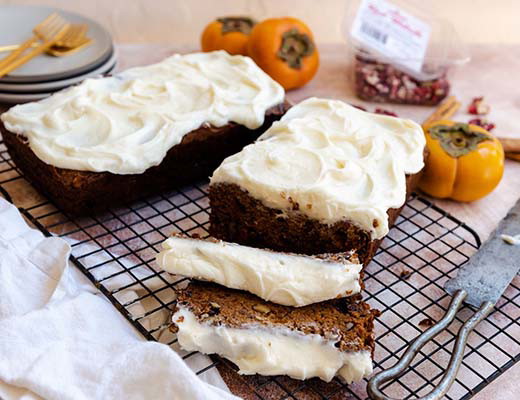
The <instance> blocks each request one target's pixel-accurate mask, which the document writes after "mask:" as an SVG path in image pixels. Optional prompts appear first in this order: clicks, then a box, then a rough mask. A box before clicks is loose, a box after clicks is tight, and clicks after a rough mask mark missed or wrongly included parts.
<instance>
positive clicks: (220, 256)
mask: <svg viewBox="0 0 520 400" xmlns="http://www.w3.org/2000/svg"><path fill="white" fill-rule="evenodd" d="M162 247H163V250H162V251H161V252H160V253H159V254H158V255H157V263H158V264H159V266H160V267H161V268H162V269H164V270H165V271H168V272H170V273H172V274H179V275H183V276H187V277H190V278H195V279H199V280H205V281H210V282H216V283H218V284H220V285H223V286H226V287H228V288H232V289H240V290H245V291H248V292H250V293H253V294H255V295H257V296H258V297H260V298H262V299H264V300H268V301H271V302H273V303H277V304H282V305H287V306H296V307H300V306H305V305H308V304H313V303H318V302H320V301H325V300H329V299H334V298H338V297H345V296H349V295H352V294H356V293H359V291H360V289H361V288H360V284H359V274H360V271H361V268H362V265H361V264H354V263H350V262H347V261H343V262H339V261H338V262H333V261H329V260H322V259H319V258H314V257H309V256H300V255H294V254H284V253H276V252H272V251H268V250H262V249H257V248H253V247H247V246H241V245H238V244H235V243H227V242H222V241H207V240H199V239H191V238H184V237H175V236H174V237H171V238H169V239H167V240H166V241H165V242H164V243H163V245H162Z"/></svg>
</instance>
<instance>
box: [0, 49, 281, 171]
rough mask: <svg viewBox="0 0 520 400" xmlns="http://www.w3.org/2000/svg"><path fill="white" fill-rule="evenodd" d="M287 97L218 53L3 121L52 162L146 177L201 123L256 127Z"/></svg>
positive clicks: (130, 74) (159, 67)
mask: <svg viewBox="0 0 520 400" xmlns="http://www.w3.org/2000/svg"><path fill="white" fill-rule="evenodd" d="M283 99H284V90H283V88H282V87H281V86H280V85H279V84H278V83H277V82H275V81H274V80H273V79H271V78H270V77H269V76H268V75H267V74H266V73H264V72H263V71H262V70H261V69H260V68H259V67H258V66H257V65H256V64H255V63H254V62H253V61H252V60H251V59H250V58H248V57H243V56H231V55H229V54H228V53H226V52H224V51H217V52H211V53H193V54H187V55H179V54H176V55H173V56H171V57H169V58H167V59H165V60H164V61H162V62H159V63H157V64H153V65H149V66H145V67H137V68H132V69H129V70H126V71H124V72H121V73H119V74H117V75H115V76H113V77H105V78H100V79H86V80H85V81H83V82H82V83H81V84H79V85H78V86H74V87H71V88H69V89H67V90H64V91H61V92H59V93H56V94H54V95H52V96H50V97H48V98H46V99H44V100H41V101H38V102H34V103H27V104H23V105H18V106H15V107H13V108H11V109H10V110H9V111H8V112H6V113H4V114H2V116H1V119H2V121H3V122H4V124H5V127H6V128H7V129H8V130H9V131H12V132H14V133H17V134H20V135H23V136H25V137H26V138H27V139H28V141H29V145H30V147H31V149H32V150H33V151H34V153H35V154H36V155H37V156H38V157H39V158H40V159H41V160H43V161H44V162H46V163H47V164H50V165H53V166H55V167H60V168H67V169H74V170H81V171H93V172H103V171H108V172H112V173H115V174H140V173H142V172H144V171H145V170H146V169H148V168H150V167H152V166H155V165H158V164H160V163H161V161H162V160H163V158H164V157H165V155H166V153H167V151H168V150H169V149H170V148H172V147H173V146H175V145H177V144H179V143H180V142H181V140H182V138H183V136H184V135H185V134H187V133H188V132H190V131H193V130H195V129H197V128H199V127H200V126H201V125H202V124H204V123H208V124H211V125H213V126H215V127H221V126H223V125H226V124H227V123H229V122H231V121H233V122H236V123H238V124H240V125H244V126H246V127H247V128H249V129H255V128H258V127H260V126H261V125H262V124H263V122H264V115H265V112H266V110H267V109H269V108H270V107H272V106H275V105H277V104H280V103H281V102H282V101H283Z"/></svg>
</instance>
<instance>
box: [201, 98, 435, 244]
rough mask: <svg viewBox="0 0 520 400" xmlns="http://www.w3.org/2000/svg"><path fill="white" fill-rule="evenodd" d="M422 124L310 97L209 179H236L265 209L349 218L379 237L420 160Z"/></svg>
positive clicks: (330, 218)
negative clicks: (391, 210) (266, 207)
mask: <svg viewBox="0 0 520 400" xmlns="http://www.w3.org/2000/svg"><path fill="white" fill-rule="evenodd" d="M424 146H425V138H424V133H423V131H422V128H421V127H420V126H419V125H418V124H417V123H415V122H413V121H411V120H407V119H401V118H394V117H390V116H385V115H377V114H373V113H367V112H364V111H361V110H359V109H357V108H355V107H352V106H349V105H348V104H346V103H343V102H341V101H338V100H328V99H318V98H311V99H308V100H305V101H303V102H301V103H300V104H298V105H296V106H294V107H292V108H291V109H290V110H289V111H288V112H287V113H286V114H285V115H284V117H283V118H282V119H281V120H280V121H279V122H276V123H274V124H273V125H272V126H271V128H270V129H268V130H267V131H266V132H265V133H264V134H263V135H262V136H261V137H260V138H259V139H258V140H257V141H256V142H255V143H253V144H251V145H249V146H246V147H245V148H244V149H243V150H242V151H241V152H240V153H237V154H235V155H233V156H231V157H228V158H227V159H226V160H224V162H223V163H222V164H221V165H220V167H219V168H217V170H216V171H215V172H214V173H213V176H212V178H211V184H212V185H214V184H217V183H234V184H236V185H238V186H240V187H241V188H242V189H244V190H245V191H247V192H248V193H249V195H250V196H252V197H254V198H256V199H258V200H260V201H262V202H263V204H265V205H266V206H268V207H271V208H275V209H282V210H293V211H296V212H299V213H303V214H306V215H307V216H309V217H311V218H314V219H317V220H319V221H321V222H323V223H325V224H333V223H335V222H338V221H342V220H349V221H350V222H352V223H353V224H355V225H356V226H358V227H359V228H361V229H363V230H365V231H367V232H369V233H370V235H371V238H372V239H380V238H382V237H383V236H385V235H386V234H387V233H388V229H389V228H388V215H387V211H388V210H389V209H390V208H399V207H401V206H402V205H403V204H404V202H405V200H406V174H414V173H417V172H419V171H420V170H421V169H422V168H423V166H424V161H423V151H424Z"/></svg>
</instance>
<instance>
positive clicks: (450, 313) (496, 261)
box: [368, 200, 520, 400]
mask: <svg viewBox="0 0 520 400" xmlns="http://www.w3.org/2000/svg"><path fill="white" fill-rule="evenodd" d="M517 233H520V200H518V201H517V203H516V204H515V206H514V207H513V208H512V209H511V210H510V211H509V213H508V215H507V216H506V217H505V218H504V219H503V220H502V221H501V222H500V224H499V225H498V228H497V229H496V230H495V231H494V232H493V233H492V234H491V236H490V238H489V240H488V241H487V242H486V243H484V244H483V245H482V247H481V248H480V249H479V251H478V252H477V253H475V254H474V255H473V256H472V257H471V258H470V259H469V261H468V262H467V263H466V264H464V265H463V266H462V267H461V268H460V269H459V271H458V273H457V276H456V277H455V278H453V279H450V280H448V281H447V282H446V283H445V285H444V289H445V290H446V291H447V292H448V293H449V294H450V295H451V296H452V297H453V298H452V300H451V303H450V306H449V308H448V310H447V311H446V313H445V314H444V317H443V318H442V319H441V320H440V321H439V322H437V323H436V324H435V325H433V326H432V327H430V328H429V329H427V330H426V331H424V332H423V333H422V334H421V335H420V336H418V337H417V338H416V339H415V340H414V341H413V342H412V343H411V344H410V346H409V347H408V349H407V350H406V352H405V353H404V355H403V357H402V358H401V359H400V360H399V362H398V363H397V364H395V365H394V366H393V367H392V368H389V369H387V370H384V371H382V372H380V373H378V374H376V375H374V376H373V377H372V379H370V381H369V383H368V394H369V396H370V397H371V398H372V399H374V400H392V399H391V398H390V397H388V396H385V395H384V394H383V393H382V392H381V390H380V387H381V385H382V384H383V383H385V382H388V381H390V380H393V379H395V378H398V377H400V376H401V375H403V374H404V372H405V369H406V368H407V367H408V366H409V365H410V363H411V362H412V360H413V359H414V358H415V356H416V355H417V352H418V351H419V350H420V349H421V348H422V347H423V346H424V345H425V344H426V343H427V342H428V341H429V340H430V339H432V338H433V337H435V336H436V335H437V334H439V333H440V332H441V331H442V330H443V329H445V328H446V327H447V326H448V325H449V324H450V323H451V321H452V320H453V318H455V315H456V314H457V311H458V310H459V308H460V307H461V305H462V303H463V302H465V303H467V304H469V305H470V306H472V307H475V308H476V309H477V311H476V312H475V313H474V314H473V315H472V316H471V317H470V318H469V319H468V320H467V321H466V322H465V323H464V325H463V326H462V327H461V328H460V330H459V332H458V334H457V341H456V343H455V346H454V348H453V352H452V355H451V358H450V361H449V363H448V366H447V368H446V371H445V373H444V375H443V377H442V379H441V381H440V382H439V384H438V385H437V386H435V388H434V389H433V390H432V391H431V392H430V393H429V394H427V395H426V396H424V397H421V398H419V399H418V400H437V399H440V398H442V397H443V396H444V395H445V394H446V393H447V392H448V390H449V388H450V386H451V385H452V383H453V381H454V380H455V377H456V375H457V371H458V370H459V367H460V364H461V362H462V357H463V355H464V348H465V346H466V342H467V340H468V335H469V334H470V333H471V331H472V330H473V329H474V328H475V326H477V324H478V323H479V322H480V321H482V320H483V319H484V318H486V316H487V315H488V314H489V313H490V312H491V311H492V310H493V307H494V306H495V304H496V302H497V301H498V299H499V298H500V297H501V296H502V293H504V290H506V288H507V287H508V286H509V284H510V283H511V281H512V280H513V278H514V277H515V276H516V274H517V273H518V271H519V270H520V246H518V245H516V246H515V245H510V244H507V243H506V242H504V240H502V238H501V237H500V235H502V234H509V235H514V234H517Z"/></svg>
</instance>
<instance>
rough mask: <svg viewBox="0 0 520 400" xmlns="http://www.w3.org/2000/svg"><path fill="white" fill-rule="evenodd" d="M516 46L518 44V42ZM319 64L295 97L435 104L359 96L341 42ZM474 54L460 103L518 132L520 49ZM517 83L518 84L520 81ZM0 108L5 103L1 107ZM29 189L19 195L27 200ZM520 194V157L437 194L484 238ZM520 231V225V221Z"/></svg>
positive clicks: (152, 56) (506, 377) (503, 383)
mask: <svg viewBox="0 0 520 400" xmlns="http://www.w3.org/2000/svg"><path fill="white" fill-rule="evenodd" d="M516 47H518V46H516ZM319 48H320V51H321V55H322V58H321V60H322V61H321V66H320V70H319V72H318V74H317V76H316V77H315V79H314V80H313V81H312V82H311V83H310V84H308V85H307V86H306V87H304V88H302V89H298V90H295V91H292V92H289V93H288V97H289V99H290V100H291V101H293V102H298V101H301V100H302V99H304V98H307V97H311V96H318V97H329V98H336V99H341V100H345V101H347V102H350V103H353V104H360V105H363V106H365V107H366V108H368V109H369V110H372V109H374V108H375V107H383V108H386V109H388V110H392V111H395V112H397V113H398V114H399V116H402V117H408V118H412V119H414V120H416V121H418V122H421V121H423V120H424V119H425V118H426V117H427V116H428V115H429V114H431V112H432V111H433V108H431V107H417V106H397V105H391V104H385V105H380V104H379V105H377V104H368V103H364V102H362V101H360V100H358V99H357V98H356V97H355V96H354V93H353V83H352V81H353V79H352V70H351V68H350V63H351V57H350V56H349V54H348V51H347V49H346V48H345V47H344V46H342V45H337V44H335V45H332V44H331V45H321V46H319ZM192 50H196V49H195V48H189V47H186V48H174V47H172V46H168V45H142V44H139V45H119V46H118V48H117V51H118V57H119V64H118V70H122V69H125V68H128V67H130V66H135V65H144V64H150V63H153V62H156V61H159V60H161V59H163V58H164V57H166V56H168V55H171V54H173V53H175V52H188V51H192ZM472 55H473V60H472V62H471V63H469V64H467V65H466V66H464V67H461V68H460V69H459V70H457V71H454V73H453V77H452V84H453V90H452V94H454V95H456V96H457V97H458V98H459V99H460V100H461V101H462V103H463V107H462V109H465V107H466V105H467V104H468V102H469V101H470V99H471V98H472V97H475V96H479V95H484V96H485V97H486V99H487V100H488V102H489V103H490V105H491V109H492V111H491V113H490V115H489V116H488V117H489V119H490V120H492V121H494V122H495V123H496V125H497V128H496V133H497V134H498V135H501V136H510V137H515V136H516V137H518V138H520V126H519V125H520V124H519V122H518V121H519V120H520V91H519V90H518V88H517V87H515V85H514V84H512V81H511V79H513V80H514V81H515V82H516V83H518V82H519V81H520V79H519V78H516V74H518V71H520V52H519V51H518V49H517V48H515V47H513V46H491V45H480V46H478V47H474V48H472ZM516 86H518V85H516ZM0 111H1V107H0ZM456 118H458V119H459V120H461V121H467V120H469V119H470V116H469V115H467V114H465V113H464V112H463V111H462V112H459V114H457V116H456ZM27 197H30V196H28V195H27V194H26V193H24V194H23V196H20V197H19V200H22V199H24V200H27ZM519 197H520V162H515V161H510V160H507V161H506V168H505V173H504V177H503V179H502V181H501V183H500V184H499V186H498V187H497V189H496V190H495V191H494V192H493V193H492V194H490V195H489V196H487V197H486V198H484V199H482V200H479V201H476V202H473V203H469V204H461V203H456V202H452V201H447V200H435V199H434V200H433V201H434V202H435V203H436V204H438V205H439V206H440V207H442V208H444V209H445V210H447V211H449V212H450V213H451V214H453V215H454V216H456V217H457V218H459V219H460V220H462V221H464V222H466V223H467V224H468V225H469V226H470V227H472V228H473V229H474V230H475V231H476V232H477V233H478V234H479V235H480V237H481V239H483V240H484V239H485V238H486V237H487V236H488V235H489V233H490V232H491V231H492V230H493V229H494V228H495V227H496V225H497V224H498V222H499V221H500V220H501V219H502V218H503V217H504V216H505V214H506V213H507V211H508V209H509V208H510V207H511V206H512V205H513V204H514V203H515V202H516V200H517V199H518V198H519ZM15 202H16V201H15ZM519 233H520V227H519ZM518 382H520V363H518V364H517V365H516V366H514V367H512V368H511V369H510V370H508V371H507V372H506V373H504V374H503V375H502V376H501V377H500V378H498V379H497V380H496V381H494V382H493V383H492V384H490V385H488V386H487V387H486V388H485V389H484V390H483V391H482V392H480V393H479V394H478V395H477V396H475V399H478V400H484V399H507V400H513V399H515V400H516V399H518V392H519V390H518V389H519V384H518Z"/></svg>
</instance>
